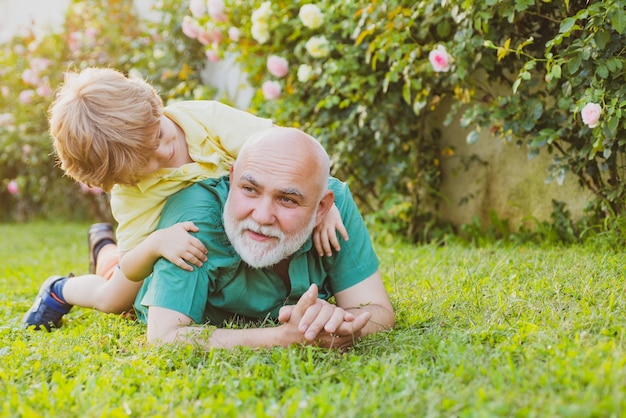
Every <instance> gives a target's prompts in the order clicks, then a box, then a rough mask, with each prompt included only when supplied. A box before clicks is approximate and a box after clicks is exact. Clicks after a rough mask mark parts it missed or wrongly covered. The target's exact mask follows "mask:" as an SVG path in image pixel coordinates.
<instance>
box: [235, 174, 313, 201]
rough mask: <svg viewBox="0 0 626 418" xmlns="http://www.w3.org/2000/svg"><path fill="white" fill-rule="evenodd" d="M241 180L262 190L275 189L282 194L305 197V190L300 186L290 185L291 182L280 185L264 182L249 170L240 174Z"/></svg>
mask: <svg viewBox="0 0 626 418" xmlns="http://www.w3.org/2000/svg"><path fill="white" fill-rule="evenodd" d="M239 181H240V183H243V184H250V185H252V186H254V187H256V188H257V189H260V190H271V189H275V190H272V191H273V192H275V193H278V194H281V195H288V196H293V197H298V198H300V199H304V198H305V193H304V191H303V190H302V189H301V188H300V187H298V186H295V185H290V184H284V185H280V184H276V183H274V182H272V183H271V184H264V182H263V181H262V180H261V179H259V178H258V176H255V175H254V174H252V173H248V172H244V173H242V174H241V175H240V176H239Z"/></svg>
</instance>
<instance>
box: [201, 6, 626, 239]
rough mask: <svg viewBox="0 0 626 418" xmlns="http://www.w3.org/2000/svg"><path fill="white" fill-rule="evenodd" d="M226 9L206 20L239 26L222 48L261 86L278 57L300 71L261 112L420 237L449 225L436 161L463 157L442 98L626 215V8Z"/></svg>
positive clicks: (262, 103)
mask: <svg viewBox="0 0 626 418" xmlns="http://www.w3.org/2000/svg"><path fill="white" fill-rule="evenodd" d="M224 13H225V14H226V16H227V18H228V21H227V22H224V23H219V22H215V21H213V20H211V18H210V17H209V16H201V17H197V18H196V19H197V21H198V23H199V24H200V25H201V26H202V25H208V26H211V27H216V28H218V29H219V30H222V31H226V30H228V28H229V27H231V28H232V27H236V28H237V30H238V33H239V38H238V40H237V41H236V42H231V41H229V40H226V41H225V42H221V43H219V45H214V47H215V46H217V47H218V50H219V53H220V54H221V56H224V54H229V53H234V54H236V55H237V56H238V57H239V62H240V63H241V65H242V67H243V68H244V70H245V71H246V73H247V74H249V81H250V83H251V84H252V85H253V86H254V87H261V86H265V88H263V89H262V91H263V92H266V90H267V88H266V84H265V83H267V82H268V79H271V78H273V76H272V74H271V73H268V71H267V69H266V68H265V65H264V60H265V59H266V58H267V57H268V56H270V55H279V56H281V57H285V58H286V59H287V60H288V62H289V64H290V70H289V74H288V75H286V76H285V77H284V78H281V79H280V80H277V79H273V80H272V82H274V83H280V84H281V85H282V93H281V95H280V97H278V98H277V96H275V95H274V96H273V97H272V100H271V101H269V100H266V98H269V96H267V94H265V95H264V94H259V95H257V96H255V100H254V102H253V109H255V110H257V111H258V112H260V113H262V114H264V115H266V116H270V117H273V118H274V119H276V120H278V122H280V123H282V124H296V125H298V124H299V125H301V126H303V127H305V128H306V129H307V130H309V131H310V132H312V133H314V134H316V135H317V136H318V137H319V138H320V139H321V140H322V141H323V142H324V144H325V145H326V146H327V148H328V149H329V150H330V151H331V153H332V154H333V159H334V161H335V163H336V164H335V166H334V167H335V168H334V169H335V172H336V173H341V174H342V175H343V177H344V178H347V179H348V180H349V181H351V182H352V183H353V189H354V190H356V194H357V195H358V197H359V198H360V200H362V201H365V202H370V203H372V204H373V208H374V209H379V208H381V205H380V202H387V203H383V206H384V205H385V204H387V205H389V206H388V207H387V209H386V211H387V213H388V215H389V216H388V217H387V219H388V220H392V222H393V223H394V225H395V226H396V227H397V228H398V229H399V230H401V231H402V232H403V233H405V234H406V235H408V236H409V237H411V238H412V239H419V238H420V237H423V236H425V235H426V233H425V231H428V230H429V228H430V227H431V226H432V224H433V223H436V222H437V211H436V208H437V202H438V199H439V198H440V195H439V194H438V188H439V184H440V171H439V169H438V166H439V163H440V160H441V159H444V158H449V157H450V156H452V155H453V154H454V150H452V149H439V146H438V140H437V139H438V135H439V131H438V129H437V126H438V125H437V121H436V120H435V119H434V115H436V113H435V112H434V110H436V109H437V108H439V107H440V106H441V105H442V104H444V103H445V104H446V107H450V111H449V112H448V114H447V117H446V119H445V122H446V123H450V122H451V121H453V120H458V119H460V120H461V124H462V126H464V127H466V128H467V129H468V130H469V134H468V136H467V141H468V142H469V143H473V142H475V141H476V140H477V138H478V137H479V132H480V131H481V130H485V129H486V130H488V131H489V132H491V133H492V134H493V136H494V137H497V138H505V139H506V140H508V141H510V142H512V143H514V144H517V145H524V146H526V147H527V149H528V153H529V156H531V157H532V156H534V155H536V154H537V153H538V152H540V151H546V152H548V153H551V154H552V155H553V156H554V160H553V161H554V163H553V165H552V166H551V171H550V172H549V173H548V176H549V178H550V179H551V178H556V179H557V181H559V182H560V181H562V179H563V177H564V175H565V173H566V172H572V173H574V174H575V175H576V176H578V178H579V180H580V182H581V184H583V185H584V186H585V187H587V188H589V189H590V190H592V191H594V192H595V193H596V195H597V196H598V200H597V201H596V202H594V204H595V207H593V208H591V209H596V210H597V211H596V213H598V214H599V215H600V216H606V215H609V214H611V213H613V214H615V213H623V212H624V209H625V203H624V202H626V199H625V198H626V188H624V186H623V181H622V178H623V176H624V172H623V168H622V166H621V165H620V164H619V161H620V158H621V157H619V156H623V153H624V147H625V146H626V140H624V139H623V138H625V137H626V135H625V133H626V132H625V120H624V118H622V113H623V112H624V110H625V107H626V101H624V99H623V98H624V97H626V91H625V88H626V87H624V86H625V83H624V81H625V80H624V67H625V66H624V50H625V48H626V41H625V39H624V31H625V28H626V16H625V12H624V7H623V3H622V2H620V1H617V0H609V1H604V2H587V1H582V0H581V1H568V2H529V1H527V0H514V1H511V2H498V1H495V0H488V1H485V2H466V1H455V0H452V1H446V2H439V1H436V2H432V1H414V2H407V1H399V0H390V1H385V2H372V1H361V0H357V1H334V2H330V1H318V2H306V1H295V2H284V1H271V2H270V1H265V2H260V1H254V0H249V1H237V2H228V1H227V2H226V3H225V9H224ZM249 22H251V23H249ZM502 92H504V93H502ZM587 103H596V104H598V106H599V107H600V108H601V109H602V110H601V115H602V117H601V118H598V119H596V117H597V116H598V115H600V113H599V111H598V108H596V107H587V108H585V109H584V111H583V107H584V106H585V105H586V104H587ZM450 105H451V106H450ZM442 109H443V108H442ZM583 117H584V119H582V118H583ZM389 202H394V203H393V204H392V203H389ZM384 220H385V219H384V216H383V221H384Z"/></svg>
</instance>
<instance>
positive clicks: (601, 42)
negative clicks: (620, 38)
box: [594, 31, 611, 49]
mask: <svg viewBox="0 0 626 418" xmlns="http://www.w3.org/2000/svg"><path fill="white" fill-rule="evenodd" d="M594 39H595V41H596V45H597V46H598V48H599V49H604V48H606V44H607V43H608V42H609V41H610V40H611V34H610V33H608V32H606V31H600V32H598V33H596V34H595V37H594Z"/></svg>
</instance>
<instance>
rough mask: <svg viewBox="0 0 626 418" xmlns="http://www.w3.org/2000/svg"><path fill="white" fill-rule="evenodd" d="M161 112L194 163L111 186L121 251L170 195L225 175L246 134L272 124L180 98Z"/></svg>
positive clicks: (140, 235) (150, 225)
mask: <svg viewBox="0 0 626 418" xmlns="http://www.w3.org/2000/svg"><path fill="white" fill-rule="evenodd" d="M163 113H164V115H165V116H167V117H168V118H170V119H171V120H172V121H174V122H175V123H176V124H177V125H178V126H180V128H181V129H182V130H183V131H184V133H185V137H186V140H187V146H188V148H189V155H190V156H191V159H192V160H193V161H194V162H193V163H188V164H185V165H182V166H181V167H178V168H162V169H160V170H159V171H157V172H156V173H154V174H152V175H150V176H149V177H147V178H145V179H143V180H141V181H140V182H139V183H138V184H137V185H135V186H121V185H115V186H114V187H113V190H112V191H111V211H112V213H113V217H114V218H115V220H116V221H117V223H118V227H117V240H118V245H119V250H120V251H129V250H131V249H133V248H134V247H136V246H137V245H138V244H139V243H141V242H142V241H143V240H144V239H146V237H147V236H148V235H150V233H152V232H153V231H154V230H155V229H156V225H157V223H158V222H159V218H160V217H161V211H162V210H163V205H165V201H166V200H167V198H168V197H169V196H171V195H173V194H174V193H176V192H177V191H179V190H181V189H183V188H185V187H187V186H189V185H191V184H192V183H194V182H196V181H199V180H205V179H207V178H211V177H220V176H222V175H224V174H227V173H228V170H229V168H230V165H231V164H232V163H233V161H234V160H235V158H236V157H237V155H238V154H239V150H240V149H241V146H242V145H243V143H244V142H245V141H246V140H247V139H248V138H249V137H250V135H252V134H253V133H255V132H257V131H260V130H263V129H267V128H269V127H271V126H272V121H271V120H270V119H263V118H259V117H257V116H254V115H252V114H250V113H247V112H244V111H242V110H238V109H235V108H232V107H230V106H226V105H224V104H222V103H220V102H216V101H204V100H197V101H184V102H179V103H175V104H173V105H170V106H167V107H166V108H165V109H164V111H163Z"/></svg>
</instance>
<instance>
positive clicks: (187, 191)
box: [166, 176, 229, 211]
mask: <svg viewBox="0 0 626 418" xmlns="http://www.w3.org/2000/svg"><path fill="white" fill-rule="evenodd" d="M228 188H229V181H228V176H222V177H218V178H209V179H206V180H201V181H197V182H194V183H193V184H191V185H190V186H188V187H185V188H184V189H182V190H180V191H178V192H176V193H175V194H173V195H172V196H170V197H169V198H168V199H167V203H166V207H168V208H169V207H172V206H176V207H177V208H184V207H186V206H190V207H202V208H203V209H206V208H207V207H209V208H210V207H215V208H216V209H217V210H219V211H221V210H222V207H223V204H224V202H225V201H226V198H227V197H228ZM189 209H191V208H189Z"/></svg>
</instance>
